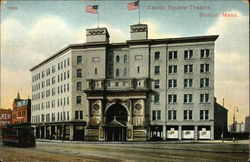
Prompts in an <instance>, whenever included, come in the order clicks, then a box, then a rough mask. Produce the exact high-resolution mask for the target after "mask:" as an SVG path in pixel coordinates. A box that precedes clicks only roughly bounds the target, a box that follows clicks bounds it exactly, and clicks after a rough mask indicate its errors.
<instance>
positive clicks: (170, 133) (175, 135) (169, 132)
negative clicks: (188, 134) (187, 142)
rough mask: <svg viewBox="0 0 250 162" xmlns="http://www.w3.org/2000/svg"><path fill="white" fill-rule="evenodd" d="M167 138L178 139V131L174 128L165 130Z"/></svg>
mask: <svg viewBox="0 0 250 162" xmlns="http://www.w3.org/2000/svg"><path fill="white" fill-rule="evenodd" d="M167 138H169V139H178V130H174V128H171V129H170V130H167Z"/></svg>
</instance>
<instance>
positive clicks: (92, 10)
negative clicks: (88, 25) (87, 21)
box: [85, 5, 98, 14]
mask: <svg viewBox="0 0 250 162" xmlns="http://www.w3.org/2000/svg"><path fill="white" fill-rule="evenodd" d="M97 10H98V5H87V6H86V8H85V11H86V12H88V13H92V14H96V13H97Z"/></svg>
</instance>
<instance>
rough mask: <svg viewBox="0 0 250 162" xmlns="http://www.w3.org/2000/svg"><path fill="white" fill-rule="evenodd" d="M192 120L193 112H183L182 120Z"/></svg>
mask: <svg viewBox="0 0 250 162" xmlns="http://www.w3.org/2000/svg"><path fill="white" fill-rule="evenodd" d="M192 119H193V111H192V110H184V120H192Z"/></svg>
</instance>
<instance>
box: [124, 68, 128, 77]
mask: <svg viewBox="0 0 250 162" xmlns="http://www.w3.org/2000/svg"><path fill="white" fill-rule="evenodd" d="M127 73H128V71H127V68H125V69H124V76H127Z"/></svg>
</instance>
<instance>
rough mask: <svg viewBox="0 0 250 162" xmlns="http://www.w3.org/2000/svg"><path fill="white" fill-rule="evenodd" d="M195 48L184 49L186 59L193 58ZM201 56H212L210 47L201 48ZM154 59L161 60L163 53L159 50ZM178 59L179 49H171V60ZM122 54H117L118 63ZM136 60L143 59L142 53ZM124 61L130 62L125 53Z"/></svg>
mask: <svg viewBox="0 0 250 162" xmlns="http://www.w3.org/2000/svg"><path fill="white" fill-rule="evenodd" d="M193 53H194V52H193V50H185V51H184V59H192V58H193V57H194V55H193ZM112 58H113V57H112V56H110V58H109V60H110V62H112ZM200 58H210V50H209V49H201V50H200ZM154 59H155V60H160V59H161V53H160V52H159V51H157V52H155V53H154ZM173 59H177V51H169V60H173ZM120 60H121V59H120V56H119V55H117V56H116V63H119V62H120ZM135 60H143V56H142V55H136V56H135ZM123 62H124V63H127V62H128V56H127V55H124V58H123Z"/></svg>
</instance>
